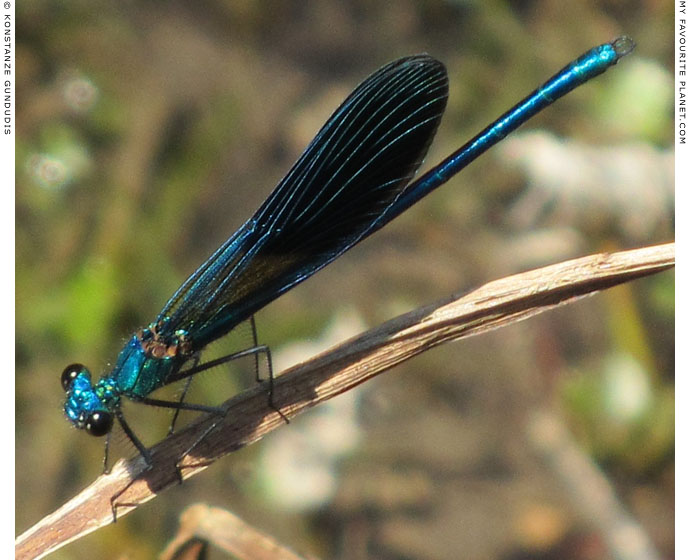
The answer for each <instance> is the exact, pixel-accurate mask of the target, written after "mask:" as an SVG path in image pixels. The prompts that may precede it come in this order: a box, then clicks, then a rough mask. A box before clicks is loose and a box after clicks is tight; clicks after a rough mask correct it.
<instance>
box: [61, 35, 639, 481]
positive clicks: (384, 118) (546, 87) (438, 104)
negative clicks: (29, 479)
mask: <svg viewBox="0 0 690 560" xmlns="http://www.w3.org/2000/svg"><path fill="white" fill-rule="evenodd" d="M634 46H635V45H634V42H633V41H632V40H631V39H630V38H629V37H626V36H623V37H619V38H617V39H615V40H614V41H612V42H610V43H605V44H602V45H599V46H597V47H595V48H593V49H591V50H589V51H587V52H586V53H584V54H583V55H582V56H580V57H578V58H577V59H575V60H573V61H572V62H571V63H569V64H568V65H567V66H565V67H564V68H563V69H562V70H560V71H559V72H557V73H556V74H555V75H554V76H553V77H552V78H550V79H549V80H548V81H547V82H545V83H544V84H543V85H542V86H540V87H538V88H537V89H536V90H534V91H533V92H532V93H530V94H529V95H528V96H526V97H525V98H524V99H523V100H522V101H520V102H519V103H518V104H516V105H515V106H514V107H512V108H511V109H509V110H508V111H507V112H506V113H504V114H503V115H502V116H500V117H499V118H498V119H496V120H495V121H494V122H493V123H491V124H490V125H488V126H487V127H486V128H485V129H484V130H482V131H481V132H480V133H479V134H477V135H476V136H475V137H474V138H472V139H471V140H470V141H468V142H467V143H466V144H465V145H463V146H462V147H461V148H459V149H458V150H457V151H455V152H454V153H452V154H451V155H450V156H448V157H447V158H446V159H445V160H443V161H442V162H441V163H439V164H438V165H436V166H435V167H433V168H432V169H431V170H429V171H427V172H426V173H425V174H423V175H422V176H421V177H419V178H418V179H416V180H414V181H413V178H414V176H415V174H416V172H417V170H418V169H419V167H420V166H421V164H422V162H423V160H424V157H425V156H426V153H427V151H428V149H429V146H430V144H431V142H432V140H433V138H434V135H435V133H436V130H437V128H438V126H439V123H440V121H441V117H442V115H443V112H444V110H445V107H446V102H447V99H448V75H447V72H446V69H445V67H444V65H443V64H442V63H441V62H439V61H438V60H435V59H434V58H432V57H431V56H429V55H425V54H422V55H415V56H409V57H405V58H401V59H399V60H396V61H394V62H391V63H389V64H387V65H385V66H383V67H382V68H380V69H379V70H378V71H376V72H375V73H374V74H372V75H371V76H369V77H368V78H367V79H366V80H364V81H363V82H362V83H361V84H360V85H359V86H358V87H357V88H356V89H355V90H354V91H353V92H352V93H351V94H350V95H349V96H348V97H347V98H346V99H345V101H344V102H343V103H342V104H341V105H340V107H338V109H336V111H335V112H334V113H333V115H332V116H331V117H330V118H329V119H328V121H327V122H326V124H324V126H323V127H322V128H321V130H320V131H319V132H318V133H317V135H316V136H315V138H314V139H313V140H312V142H311V143H310V144H309V145H308V147H307V148H306V150H305V151H304V152H303V153H302V155H301V156H300V157H299V159H298V160H297V162H296V163H295V164H294V165H293V167H292V168H291V169H290V171H289V172H288V173H287V175H285V177H284V178H283V179H282V180H281V181H280V182H279V183H278V185H277V186H276V188H275V189H274V190H273V192H272V193H271V194H270V195H269V197H268V198H267V199H266V200H265V202H264V203H263V204H262V205H261V206H260V208H259V209H258V210H257V211H256V213H255V214H254V215H253V216H252V217H251V218H250V219H249V220H247V221H246V222H245V223H244V224H243V225H242V226H241V227H240V228H239V229H238V230H237V231H236V232H235V233H233V234H232V235H231V236H230V238H229V239H228V240H227V241H225V242H224V243H223V244H222V245H221V246H220V247H219V248H218V249H217V250H216V251H215V252H214V253H213V254H212V255H211V256H210V257H209V258H208V259H207V260H206V262H204V263H203V264H202V265H201V266H200V267H199V268H197V269H196V271H194V272H193V273H192V275H191V276H189V278H187V280H185V282H184V283H183V284H182V285H181V286H180V287H179V288H178V290H177V291H176V292H175V293H174V294H173V295H172V297H171V298H170V299H169V300H168V302H167V303H166V304H165V306H164V307H163V309H162V311H161V312H160V313H159V314H158V317H156V319H155V320H154V321H153V322H152V323H150V324H149V325H148V326H145V327H143V328H141V329H139V330H137V331H136V332H135V333H134V334H133V335H132V336H131V337H130V338H129V339H128V341H127V342H126V344H125V345H124V348H123V349H122V350H121V352H120V354H119V356H118V358H117V361H116V363H115V366H114V367H113V368H112V371H110V372H109V373H106V374H104V375H103V376H102V377H101V378H100V379H99V380H98V381H96V382H95V383H94V382H92V379H91V373H90V372H89V370H88V368H87V367H86V366H84V365H82V364H78V363H76V364H71V365H69V366H67V368H65V370H64V371H63V373H62V376H61V382H62V387H63V389H64V390H65V393H66V400H65V405H64V411H65V415H66V416H67V418H68V420H69V421H70V422H71V423H72V424H73V425H74V426H76V427H77V428H79V429H83V430H85V431H86V432H87V433H89V434H91V435H92V436H105V435H107V436H110V434H111V432H112V428H113V425H114V423H115V421H117V422H118V423H119V424H120V426H121V427H122V429H123V431H124V432H125V434H126V435H127V436H128V438H129V439H130V440H131V441H132V443H133V444H134V446H135V447H136V449H137V450H138V451H139V453H140V454H141V455H142V456H143V458H144V460H145V461H146V464H147V465H148V466H151V464H152V459H151V454H150V452H149V450H148V449H147V448H146V446H145V445H144V444H143V443H142V442H141V440H140V439H139V438H138V437H137V436H136V434H135V432H134V430H133V429H132V428H131V427H130V426H129V424H128V423H127V421H126V419H125V417H124V414H123V411H122V405H123V402H124V399H129V400H131V401H134V402H138V403H143V404H147V405H153V406H158V407H166V408H171V409H174V410H175V411H176V413H175V414H177V412H179V411H180V410H193V411H200V412H210V413H213V414H217V415H222V414H223V413H224V411H223V409H222V408H219V407H212V406H206V405H201V404H195V403H188V402H184V396H183V397H182V398H180V399H179V400H175V401H167V400H161V399H156V398H152V397H150V395H151V393H153V392H154V391H156V390H157V389H160V388H162V387H164V386H167V385H169V384H171V383H175V382H178V381H181V380H185V379H186V380H191V377H192V376H194V375H196V374H198V373H200V372H202V371H205V370H208V369H211V368H215V367H217V366H219V365H221V364H223V363H226V362H229V361H230V360H234V359H237V358H239V357H241V356H247V355H254V356H255V357H257V358H258V356H259V355H260V354H264V355H265V356H266V357H267V360H268V363H269V381H270V384H269V391H268V394H269V404H271V406H273V400H272V398H273V385H272V381H273V373H272V371H271V367H270V349H269V348H268V347H267V346H265V345H260V344H258V341H257V340H256V329H255V326H254V320H253V317H254V314H255V313H256V312H257V311H259V310H260V309H262V308H263V307H264V306H266V305H267V304H269V303H270V302H272V301H273V300H275V299H276V298H277V297H279V296H280V295H281V294H284V293H285V292H287V291H288V290H290V289H292V288H293V287H295V286H296V285H298V284H300V283H301V282H303V281H304V280H306V279H307V278H309V277H311V276H312V275H313V274H315V273H316V272H317V271H319V270H320V269H322V268H323V267H324V266H326V265H327V264H329V263H331V262H332V261H334V260H335V259H337V258H338V257H339V256H340V255H342V254H343V253H344V252H345V251H347V250H348V249H350V248H352V247H353V246H355V245H356V244H357V243H359V242H360V241H362V240H363V239H365V238H366V237H368V236H369V235H371V234H372V233H374V232H375V231H377V230H378V229H380V228H381V227H383V226H384V225H385V224H387V223H388V222H390V221H391V220H392V219H393V218H395V217H396V216H398V215H400V214H401V213H402V212H404V211H405V210H407V209H408V208H409V207H410V206H412V205H413V204H415V203H416V202H418V201H419V200H420V199H421V198H423V197H425V196H426V195H427V194H429V193H430V192H431V191H433V190H434V189H436V188H438V187H440V186H441V185H443V184H444V183H445V182H447V181H448V180H449V179H450V178H451V177H453V176H454V175H455V174H456V173H458V172H459V171H460V170H462V169H463V168H464V167H465V166H467V165H468V164H469V163H471V162H472V161H474V160H475V159H476V158H477V157H478V156H480V155H481V154H482V153H484V152H485V151H486V150H488V149H489V148H491V147H492V146H493V145H495V144H496V143H497V142H499V141H500V140H501V139H503V138H504V137H505V136H506V135H507V134H509V133H511V132H512V131H514V130H515V129H517V128H518V127H519V126H521V125H522V124H523V123H525V122H526V121H527V120H529V119H530V118H531V117H533V116H534V115H535V114H537V113H538V112H539V111H541V110H542V109H544V108H545V107H547V106H549V105H551V104H552V103H554V102H555V101H556V100H557V99H559V98H560V97H562V96H564V95H566V94H567V93H569V92H570V91H572V90H573V89H575V88H577V87H579V86H580V85H582V84H584V83H585V82H587V81H588V80H590V79H592V78H594V77H595V76H598V75H599V74H601V73H603V72H605V71H606V70H607V69H608V68H610V67H611V66H613V65H614V64H616V62H617V61H618V60H619V59H620V58H621V57H623V56H625V55H626V54H628V53H629V52H630V51H631V50H632V49H633V48H634ZM246 321H251V325H252V332H253V336H254V340H253V342H254V344H253V346H251V347H250V348H247V349H245V350H242V351H240V352H235V353H232V354H229V355H226V356H223V357H221V358H217V359H214V360H209V361H207V362H203V361H202V352H203V350H204V348H205V347H206V346H207V345H209V344H210V343H211V342H214V341H216V340H218V339H220V338H221V337H223V336H225V335H227V334H228V333H229V332H230V331H231V330H233V329H234V328H235V327H237V326H238V325H240V324H241V323H244V322H246ZM274 408H275V407H274ZM279 412H280V411H279ZM173 423H174V420H173ZM109 441H110V438H109V437H107V438H106V443H105V454H104V455H105V456H104V460H103V463H104V471H107V464H108V445H109Z"/></svg>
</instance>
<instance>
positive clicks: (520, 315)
mask: <svg viewBox="0 0 690 560" xmlns="http://www.w3.org/2000/svg"><path fill="white" fill-rule="evenodd" d="M674 259H675V246H674V244H673V243H669V244H665V245H658V246H653V247H646V248H642V249H635V250H632V251H623V252H619V253H603V254H596V255H591V256H587V257H583V258H580V259H576V260H571V261H567V262H563V263H560V264H556V265H552V266H548V267H545V268H541V269H538V270H533V271H530V272H525V273H522V274H517V275H515V276H510V277H508V278H504V279H501V280H497V281H495V282H491V283H489V284H486V285H484V286H483V287H481V288H479V289H477V290H474V291H473V292H471V293H469V294H466V295H464V296H461V297H460V296H458V297H455V296H454V297H451V298H448V299H447V300H445V301H442V302H439V303H436V304H434V305H431V306H428V307H425V308H422V309H418V310H415V311H413V312H411V313H407V314H405V315H402V316H400V317H397V318H395V319H393V320H391V321H388V322H386V323H384V324H383V325H380V326H379V327H377V328H375V329H372V330H370V331H368V332H366V333H364V334H362V335H360V336H358V337H355V338H353V339H350V340H348V341H347V342H345V343H343V344H341V345H339V346H337V347H336V348H333V349H331V350H329V351H327V352H324V353H323V354H321V355H319V356H316V357H314V358H312V359H310V360H308V361H307V362H304V363H302V364H299V365H297V366H295V367H293V368H291V369H289V370H288V371H286V372H284V373H283V374H282V375H280V376H279V377H278V378H277V379H276V382H275V398H274V400H275V404H276V405H277V406H278V407H279V408H280V410H281V412H282V414H283V415H285V416H286V417H287V418H292V417H294V416H296V415H298V414H300V413H301V412H303V411H305V410H306V409H308V408H311V407H312V406H315V405H316V404H318V403H320V402H323V401H325V400H328V399H330V398H332V397H334V396H336V395H339V394H340V393H343V392H344V391H347V390H349V389H351V388H353V387H355V386H356V385H359V384H360V383H363V382H364V381H366V380H368V379H370V378H372V377H374V376H375V375H378V374H379V373H382V372H383V371H386V370H388V369H390V368H392V367H393V366H395V365H397V364H399V363H401V362H404V361H405V360H408V359H410V358H412V357H413V356H416V355H417V354H420V353H421V352H424V351H426V350H428V349H430V348H433V347H434V346H437V345H439V344H441V343H443V342H447V341H450V340H459V339H461V338H465V337H468V336H472V335H476V334H480V333H482V332H485V331H488V330H492V329H495V328H498V327H501V326H503V325H507V324H510V323H514V322H516V321H519V320H522V319H525V318H527V317H530V316H532V315H535V314H537V313H541V312H543V311H546V310H548V309H551V308H553V307H555V306H558V305H561V304H564V303H567V302H570V301H573V300H575V299H577V298H579V297H582V296H585V295H588V294H592V293H594V292H597V291H599V290H602V289H606V288H609V287H612V286H616V285H618V284H622V283H624V282H628V281H630V280H634V279H636V278H641V277H643V276H648V275H650V274H654V273H657V272H660V271H663V270H667V269H669V268H671V267H673V266H674V262H675V261H674ZM226 406H227V410H228V412H227V415H226V416H225V417H223V418H222V420H221V421H220V422H218V418H217V417H216V418H213V417H204V418H201V419H199V420H198V421H196V422H194V423H193V424H191V425H190V426H188V427H187V428H185V429H184V430H182V431H180V432H178V433H176V434H174V435H173V436H170V437H168V438H166V439H165V440H163V441H162V442H160V443H159V444H157V445H155V446H154V447H153V448H152V449H151V452H152V456H153V468H151V469H148V470H145V469H144V466H145V465H144V462H143V460H142V459H141V457H136V458H134V459H130V460H126V461H125V460H121V461H119V462H118V463H117V464H116V465H115V466H114V467H113V470H112V472H111V473H110V474H108V475H102V476H100V477H99V478H97V479H96V480H95V481H94V482H93V483H92V484H91V485H90V486H89V487H87V488H86V489H84V490H83V491H82V492H81V493H79V494H78V495H77V496H75V497H74V498H73V499H72V500H70V501H69V502H67V503H66V504H64V505H63V506H62V507H61V508H59V509H58V510H57V511H55V512H54V513H52V514H51V515H49V516H47V517H45V518H44V519H43V520H42V521H40V522H39V523H37V524H36V525H35V526H34V527H32V528H31V529H29V530H28V531H26V532H25V533H24V534H22V535H21V536H20V537H18V539H17V541H16V558H19V559H28V558H39V557H42V556H44V555H45V554H47V553H49V552H52V551H54V550H56V549H58V548H60V547H61V546H64V545H65V544H67V543H68V542H71V541H73V540H75V539H78V538H79V537H81V536H83V535H85V534H87V533H90V532H91V531H95V530H96V529H98V528H99V527H102V526H104V525H107V524H109V523H111V522H112V521H113V515H112V509H111V499H112V498H113V497H114V496H117V499H116V505H117V515H118V517H121V516H122V515H125V514H126V513H128V512H129V511H132V510H133V509H135V508H136V507H137V506H139V505H140V504H143V503H145V502H147V501H149V500H151V499H152V498H154V497H155V495H156V494H157V493H159V492H161V491H162V490H164V489H165V488H167V487H168V486H171V485H173V484H176V483H177V482H178V479H177V474H176V470H175V464H176V463H177V462H178V459H179V457H180V456H181V455H182V454H183V453H184V452H185V451H186V450H188V449H189V448H190V446H192V445H193V444H194V442H195V441H197V440H198V439H199V437H200V435H201V434H204V432H205V431H207V430H208V429H209V427H210V426H212V425H213V422H218V424H217V425H216V426H215V427H214V428H213V430H212V431H211V432H210V433H209V434H208V435H207V436H206V437H205V438H204V439H203V441H202V442H201V443H200V444H199V445H197V446H196V447H194V448H193V450H192V451H191V453H189V454H188V455H186V456H185V457H184V458H183V459H182V460H181V461H179V464H180V466H181V468H182V472H183V476H184V478H188V477H190V476H193V475H194V474H196V473H198V472H200V471H201V470H203V469H205V468H206V467H207V466H208V465H209V464H211V463H212V462H213V461H215V460H216V459H218V458H219V457H222V456H223V455H225V454H227V453H229V452H231V451H234V450H237V449H239V448H241V447H244V446H245V445H248V444H250V443H253V442H255V441H257V440H259V439H261V438H262V437H263V436H264V435H266V434H267V433H268V432H270V431H272V430H274V429H276V428H277V427H279V426H282V425H284V424H285V420H284V419H283V418H281V415H280V414H279V413H278V412H276V411H275V410H273V409H271V408H270V407H269V406H268V404H267V399H266V392H265V389H264V388H263V387H261V386H258V387H256V388H254V389H251V390H248V391H245V392H243V393H241V394H240V395H237V396H236V397H234V398H233V399H231V400H229V401H228V402H227V403H226Z"/></svg>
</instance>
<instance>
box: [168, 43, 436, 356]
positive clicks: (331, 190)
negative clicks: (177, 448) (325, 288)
mask: <svg viewBox="0 0 690 560" xmlns="http://www.w3.org/2000/svg"><path fill="white" fill-rule="evenodd" d="M447 97H448V77H447V75H446V70H445V68H444V66H443V64H441V63H440V62H438V61H436V60H434V59H433V58H431V57H429V56H426V55H419V56H412V57H408V58H402V59H400V60H397V61H395V62H392V63H390V64H388V65H386V66H384V67H383V68H381V69H380V70H378V71H377V72H376V73H374V74H373V75H371V76H370V77H369V78H367V79H366V80H365V81H364V82H363V83H362V84H360V85H359V86H358V87H357V89H355V90H354V92H352V93H351V94H350V96H349V97H348V98H347V99H346V100H345V101H344V102H343V104H342V105H341V106H340V107H339V108H338V109H337V110H336V112H335V113H334V114H333V115H332V116H331V117H330V119H329V120H328V121H327V122H326V124H325V125H324V126H323V128H322V129H321V130H320V131H319V133H318V134H317V135H316V137H315V138H314V140H312V142H311V144H309V146H308V147H307V149H306V150H305V151H304V153H303V154H302V155H301V156H300V158H299V159H298V160H297V163H295V165H294V166H293V167H292V169H291V170H290V172H289V173H288V174H287V175H286V176H285V178H284V179H283V180H282V181H281V182H280V183H279V184H278V186H277V187H276V188H275V190H274V191H273V193H271V195H270V196H269V197H268V199H267V200H266V201H265V202H264V203H263V205H262V206H261V208H259V210H258V211H257V212H256V214H255V215H254V217H253V218H251V219H250V220H249V221H248V222H246V223H245V224H244V225H243V226H242V227H241V228H240V229H239V230H238V231H237V232H236V233H235V234H233V236H232V237H230V239H228V240H227V241H226V242H225V243H224V244H223V245H222V246H221V247H220V248H219V249H218V250H217V251H216V252H215V253H214V254H213V255H212V256H211V257H210V258H209V259H208V260H207V261H206V262H205V263H204V264H203V265H201V267H200V268H199V269H198V270H197V271H196V272H194V274H192V276H190V277H189V278H188V279H187V281H186V282H185V283H184V284H183V285H182V286H181V287H180V289H178V291H177V292H176V293H175V294H174V295H173V297H172V298H171V299H170V301H169V302H168V303H167V304H166V306H165V308H164V309H163V311H162V312H161V315H160V316H159V319H162V318H164V317H169V318H170V321H169V322H167V324H166V326H165V329H166V330H170V332H172V331H174V330H176V329H185V330H187V331H188V332H189V334H190V338H191V339H192V341H193V342H192V344H193V347H194V349H200V348H202V347H203V346H205V345H206V344H208V343H209V342H211V341H212V340H215V339H217V338H219V337H221V336H223V335H224V334H226V333H227V332H229V331H230V329H232V328H233V327H235V326H236V325H237V324H239V323H241V322H242V321H244V320H246V319H248V318H249V317H250V316H251V315H252V314H254V313H255V312H256V311H258V310H259V309H261V308H262V307H263V306H265V305H266V304H268V303H269V302H270V301H272V300H274V299H275V298H277V297H278V296H279V295H281V294H282V293H284V292H285V291H287V290H289V289H290V288H292V287H293V286H295V285H296V284H298V283H299V282H301V281H303V280H305V279H307V278H308V277H309V276H311V275H312V274H314V273H315V272H316V271H317V270H319V269H320V268H322V267H324V266H325V265H327V264H328V263H330V262H331V261H333V260H334V259H336V258H337V257H338V256H339V255H341V254H342V253H343V252H345V251H346V250H347V249H349V248H350V247H352V246H353V245H355V244H356V243H357V242H358V241H360V240H361V239H363V238H364V237H366V236H367V235H368V234H369V233H371V232H372V231H374V230H375V229H377V227H380V225H382V224H380V223H379V220H380V218H381V216H382V214H383V213H384V210H385V209H386V208H388V207H389V206H390V205H391V204H392V203H393V202H394V201H395V200H396V199H397V198H398V197H399V196H400V194H401V193H402V192H404V190H405V187H406V185H407V184H408V183H409V181H410V179H411V178H412V177H413V176H414V174H415V172H416V171H417V169H418V168H419V166H420V165H421V163H422V160H423V158H424V156H425V155H426V152H427V149H428V148H429V144H430V143H431V140H432V139H433V136H434V134H435V133H436V129H437V127H438V124H439V122H440V120H441V116H442V114H443V111H444V109H445V106H446V100H447Z"/></svg>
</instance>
